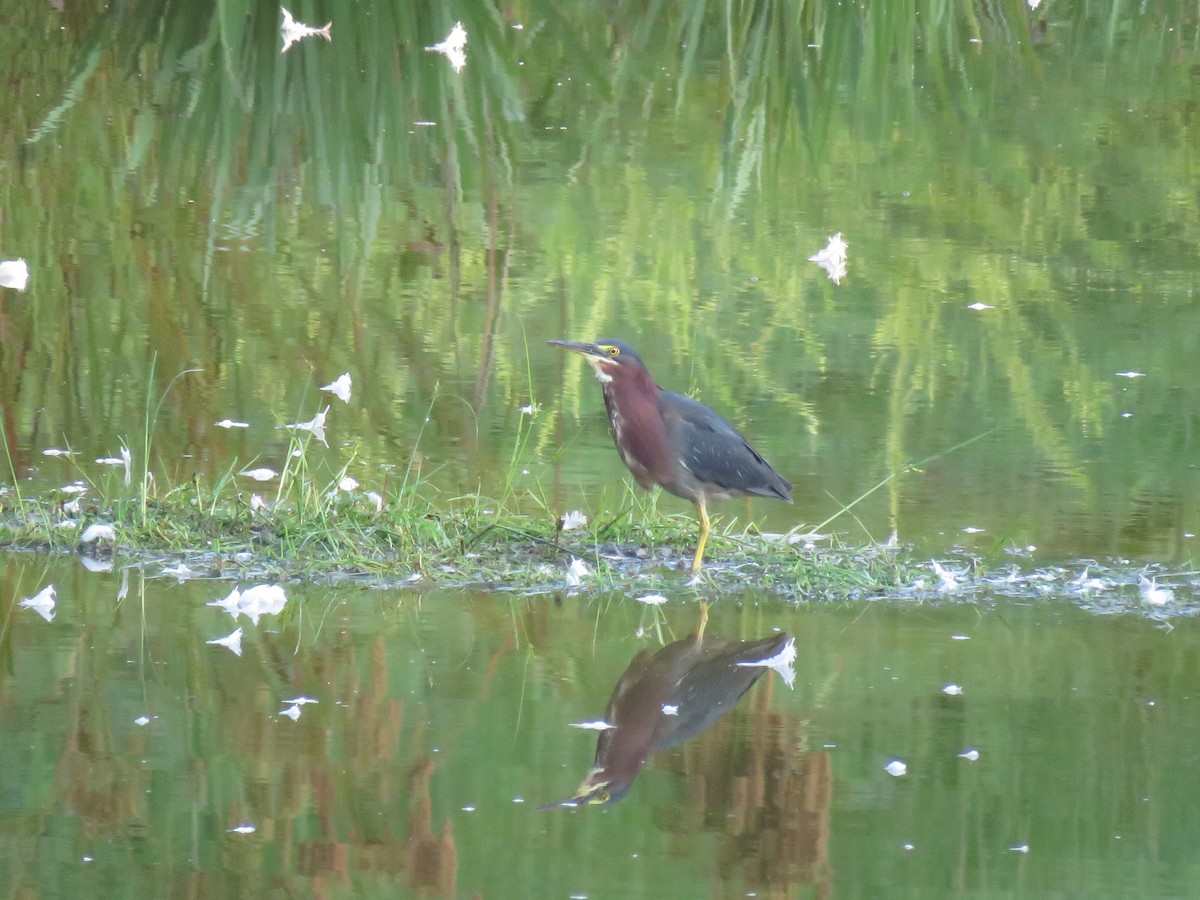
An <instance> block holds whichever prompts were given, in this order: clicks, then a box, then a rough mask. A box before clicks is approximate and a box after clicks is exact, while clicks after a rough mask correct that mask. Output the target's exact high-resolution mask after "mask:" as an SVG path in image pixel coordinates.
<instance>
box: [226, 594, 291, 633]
mask: <svg viewBox="0 0 1200 900" xmlns="http://www.w3.org/2000/svg"><path fill="white" fill-rule="evenodd" d="M285 604H287V594H286V593H285V592H284V590H283V588H282V587H280V586H279V585H277V584H256V585H255V586H254V587H252V588H246V590H244V591H242V596H241V601H240V603H239V605H238V613H239V614H241V615H243V616H245V617H246V618H248V619H249V620H250V621H251V622H253V623H254V624H255V625H257V624H258V620H259V618H260V617H262V616H277V615H279V613H281V612H282V611H283V607H284V605H285Z"/></svg>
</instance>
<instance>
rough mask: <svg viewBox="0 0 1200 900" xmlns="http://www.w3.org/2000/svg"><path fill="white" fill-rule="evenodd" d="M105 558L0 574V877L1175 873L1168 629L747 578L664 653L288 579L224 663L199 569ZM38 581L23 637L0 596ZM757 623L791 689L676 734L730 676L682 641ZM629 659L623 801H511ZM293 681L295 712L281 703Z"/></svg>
mask: <svg viewBox="0 0 1200 900" xmlns="http://www.w3.org/2000/svg"><path fill="white" fill-rule="evenodd" d="M116 569H117V571H115V572H112V573H100V574H95V573H88V572H86V571H85V570H84V569H83V568H82V567H81V566H79V565H78V563H77V562H76V561H74V560H43V559H38V558H34V557H20V558H14V557H8V558H6V559H5V561H4V564H3V568H2V569H0V597H3V598H4V606H3V608H0V618H2V620H3V622H4V625H3V633H2V635H0V659H2V660H3V662H4V665H3V667H0V735H2V736H3V737H2V739H0V773H3V774H2V775H0V878H3V880H4V882H5V883H7V884H9V885H11V886H13V889H14V890H25V891H28V892H30V893H38V894H46V893H57V894H60V895H70V896H77V895H79V894H81V893H83V892H85V891H91V892H93V893H95V892H96V891H97V890H99V891H100V892H101V893H102V894H103V895H106V896H114V895H124V896H137V895H145V896H163V895H189V894H196V893H200V894H204V895H205V896H263V895H266V894H270V893H272V892H281V891H283V892H287V893H288V894H289V895H295V896H318V895H319V896H352V895H361V894H363V893H364V892H371V891H377V892H381V893H390V894H395V893H397V892H399V893H401V894H409V893H423V894H426V895H431V896H447V897H450V896H470V895H472V894H474V893H480V894H481V895H483V896H568V895H571V894H587V895H589V896H600V895H608V896H631V897H642V896H645V897H650V896H654V897H661V896H664V893H663V891H664V888H663V886H664V885H666V886H668V887H669V888H670V890H669V891H668V893H669V894H672V895H674V896H680V897H695V896H710V895H714V894H715V895H719V896H726V895H728V896H742V895H744V894H745V893H747V892H757V893H758V894H759V895H762V894H767V893H769V894H772V895H788V896H793V895H795V892H796V891H801V892H802V893H801V896H803V895H804V894H803V891H804V890H815V891H817V892H818V893H821V892H829V891H834V892H836V893H839V894H848V895H851V896H859V895H863V896H865V895H871V896H882V895H888V896H896V895H909V896H922V897H936V896H963V895H978V894H984V893H997V892H999V893H1005V894H1013V893H1022V892H1023V893H1025V894H1026V895H1037V894H1042V895H1044V894H1048V893H1056V892H1057V893H1070V892H1075V893H1077V894H1080V895H1086V896H1129V895H1131V894H1132V893H1142V894H1146V893H1158V894H1163V895H1171V894H1174V895H1180V894H1183V893H1186V892H1187V891H1188V889H1189V887H1190V885H1191V884H1192V883H1193V857H1194V854H1193V852H1192V850H1193V848H1194V846H1195V839H1197V837H1198V836H1200V812H1198V811H1197V809H1196V808H1195V806H1194V804H1189V803H1186V802H1181V800H1180V798H1184V797H1188V796H1190V791H1191V780H1190V773H1189V770H1188V768H1187V767H1186V766H1181V765H1180V761H1181V760H1187V759H1190V758H1191V754H1193V752H1194V748H1195V746H1196V744H1197V742H1198V741H1200V724H1198V723H1200V715H1197V713H1198V712H1200V710H1197V708H1196V707H1197V702H1198V701H1197V699H1196V697H1197V695H1196V689H1195V685H1196V684H1197V678H1198V676H1200V672H1198V671H1197V663H1196V660H1197V659H1200V653H1198V652H1197V636H1198V634H1200V632H1198V630H1197V624H1196V623H1195V622H1193V621H1190V620H1177V621H1175V622H1174V623H1173V624H1174V627H1173V628H1172V629H1171V630H1167V629H1165V628H1162V627H1160V626H1159V625H1158V624H1157V623H1155V622H1153V621H1150V620H1147V619H1145V618H1141V617H1138V616H1133V615H1109V616H1099V615H1094V614H1090V613H1088V612H1085V611H1083V610H1080V609H1078V608H1076V607H1074V606H1071V605H1068V604H1065V603H1063V604H1056V603H1054V602H1041V603H1038V604H1036V605H1028V606H1027V605H1021V604H1018V603H1005V604H1001V605H996V606H994V607H986V606H974V605H972V606H968V605H945V606H929V605H914V604H899V603H875V604H856V605H849V604H846V605H839V604H821V605H813V606H810V607H808V608H804V607H796V606H789V605H785V604H781V603H779V602H777V601H775V600H773V599H771V598H769V597H764V596H759V595H756V594H753V593H745V594H741V595H737V596H721V597H713V598H709V600H710V601H711V603H712V606H711V611H710V620H709V622H708V623H707V624H706V625H705V629H704V632H703V639H702V640H701V641H699V642H698V640H697V637H696V636H695V635H692V636H687V637H682V638H681V639H680V640H675V641H672V640H670V637H671V635H670V634H669V633H666V634H665V638H666V640H665V644H664V643H662V642H660V641H659V640H658V639H657V638H653V639H652V638H651V637H648V636H639V626H640V625H642V624H644V623H643V622H642V619H641V617H642V616H643V615H644V612H645V610H644V607H642V606H641V605H640V604H637V603H634V602H632V601H631V600H629V599H628V598H624V597H620V596H611V597H591V598H589V597H583V596H572V597H563V598H562V601H561V603H555V602H552V601H549V600H547V599H546V598H520V597H507V596H502V595H497V594H495V593H470V592H465V591H458V592H441V593H428V594H418V593H405V592H400V591H379V590H369V589H365V588H361V587H355V586H351V585H342V586H339V587H336V588H333V587H329V586H323V585H288V586H287V591H288V603H287V605H286V607H285V608H284V609H283V610H282V612H281V613H280V614H279V615H278V616H275V617H263V618H262V619H261V620H260V621H259V623H258V624H257V625H256V624H253V623H249V624H245V625H243V627H244V629H245V634H244V638H243V643H242V651H243V652H242V655H241V656H240V657H238V656H235V655H234V654H233V653H231V652H229V650H228V649H226V648H224V647H220V646H211V645H208V644H206V643H205V641H207V640H209V639H211V638H213V637H216V636H219V635H222V634H224V633H225V632H227V631H228V629H229V619H228V617H227V615H226V614H225V613H224V612H223V611H222V610H220V609H217V608H213V607H208V606H206V605H205V604H207V603H209V602H212V601H213V600H216V599H220V598H222V597H224V596H226V595H227V594H228V593H229V591H230V585H229V584H227V583H221V582H215V581H204V580H190V581H187V582H184V583H179V582H178V581H177V579H174V578H170V579H143V578H142V576H141V573H139V572H137V571H136V570H135V571H131V572H129V573H128V575H129V578H128V580H129V587H128V594H127V596H126V597H125V598H124V599H123V600H118V599H117V597H118V593H119V592H120V590H121V582H122V572H121V563H120V561H119V560H118V561H117V562H116ZM47 583H54V584H55V585H56V592H57V614H56V616H55V618H54V620H53V621H52V622H46V621H45V620H44V619H43V618H42V617H40V616H39V615H38V614H37V613H36V612H35V611H34V610H31V609H22V608H20V607H17V606H16V605H15V600H16V599H17V598H23V597H28V596H31V595H33V594H34V593H36V592H37V591H38V590H39V589H40V588H41V587H43V586H44V585H45V584H47ZM662 609H663V610H664V616H665V623H673V624H679V623H690V624H694V623H695V622H696V617H697V615H698V614H699V613H700V609H699V607H698V605H697V604H696V602H695V598H694V597H690V596H686V595H682V596H676V595H672V596H670V597H669V599H668V603H667V605H666V606H664V607H662ZM697 631H699V629H697ZM783 632H786V633H787V634H789V635H793V636H794V638H795V648H796V659H795V662H794V664H793V665H794V669H795V675H796V682H795V688H796V689H795V690H794V691H788V690H782V689H780V679H779V678H778V677H776V676H775V675H774V674H773V673H771V674H769V676H768V677H767V678H765V679H763V680H762V681H761V683H759V684H758V686H757V687H756V688H755V689H754V690H753V691H750V692H749V693H748V694H746V695H745V696H744V698H743V699H742V700H741V702H738V703H736V704H734V705H733V706H732V708H727V709H726V711H725V712H724V713H723V714H720V715H719V716H716V721H715V723H714V724H712V725H711V727H709V728H708V729H707V730H706V731H704V732H703V733H702V734H698V735H696V736H694V737H692V738H691V739H689V740H685V741H682V742H680V743H676V741H677V739H679V738H681V737H684V736H686V734H690V733H691V727H692V725H691V723H688V722H685V720H686V718H687V717H686V715H685V711H686V710H687V709H688V708H689V705H691V703H692V701H693V700H694V699H696V698H697V697H708V698H709V700H710V701H711V702H712V703H713V704H714V706H713V709H717V708H720V707H721V706H722V705H725V706H728V705H729V704H732V703H733V699H734V698H736V696H737V695H738V693H739V692H740V691H742V690H744V689H745V686H748V685H749V683H751V682H752V681H753V680H754V678H755V677H756V675H758V673H760V672H761V670H760V669H751V670H747V673H745V674H740V673H739V674H737V675H734V674H733V673H731V672H728V670H727V673H726V674H728V675H729V678H732V679H733V682H731V683H729V684H724V682H725V679H723V678H722V679H716V680H712V679H710V678H709V677H708V676H706V675H703V674H701V675H697V674H696V673H697V672H699V673H703V672H704V671H705V670H704V668H703V667H704V665H705V663H704V662H703V661H702V660H701V659H700V657H702V656H703V651H704V650H705V649H706V648H708V647H709V646H710V644H709V642H710V638H712V643H711V647H712V648H713V651H714V655H715V656H720V654H721V653H722V652H723V651H724V650H727V649H728V648H731V647H737V646H747V645H748V646H751V647H755V646H758V647H760V648H761V649H762V651H763V652H764V653H766V652H770V651H772V650H774V649H775V648H776V647H777V646H778V643H779V642H780V641H784V640H786V639H785V638H784V636H783V634H782V633H783ZM717 634H721V635H729V636H730V638H729V643H724V642H718V641H717V640H716V639H715V638H713V637H712V636H715V635H717ZM771 634H775V635H776V636H774V637H771V638H765V639H764V638H762V637H761V636H762V635H771ZM698 646H699V648H700V650H701V652H700V653H699V654H698V653H697V647H698ZM631 657H633V658H634V660H635V661H634V663H633V665H632V666H631V665H630V664H629V660H630V658H631ZM672 660H673V661H672ZM668 662H669V665H668ZM694 663H695V665H693V664H694ZM658 666H664V667H667V668H669V667H671V666H674V667H676V671H677V672H679V673H681V674H680V675H678V676H677V677H678V678H679V681H680V683H681V685H683V686H684V688H685V690H684V692H683V693H682V694H681V695H678V696H675V695H672V694H670V693H669V692H667V691H665V690H659V691H658V692H657V693H652V694H648V695H645V696H647V697H649V699H644V701H643V702H644V703H645V704H646V705H648V706H654V705H656V706H657V709H658V711H660V712H661V710H662V705H663V704H667V705H676V706H678V712H679V713H680V715H679V716H678V717H675V718H678V719H679V720H680V721H679V723H678V726H677V725H676V723H675V722H672V721H670V719H671V718H672V717H668V716H662V717H661V718H659V720H658V722H657V723H656V724H655V726H654V728H655V731H654V732H652V734H651V736H650V737H649V738H646V739H645V743H644V744H643V746H645V747H647V748H649V747H655V746H658V747H665V749H661V750H659V751H658V752H655V753H653V754H652V755H651V756H650V757H649V760H648V761H646V760H640V761H638V760H635V762H636V765H634V766H633V767H632V768H627V769H626V770H625V771H626V772H627V773H630V778H632V775H633V774H636V776H637V782H638V783H637V789H636V791H635V792H634V793H633V794H631V795H630V796H628V797H627V798H626V800H625V801H624V802H623V803H615V804H614V803H609V804H607V805H600V806H597V807H595V808H594V809H590V810H588V811H587V812H586V813H584V812H582V811H580V812H579V813H574V814H572V813H539V812H537V810H536V803H537V801H538V800H540V799H543V798H552V797H555V796H561V795H562V791H563V786H564V784H565V783H567V782H568V781H573V776H577V774H578V769H579V766H580V761H581V757H583V756H584V754H586V753H589V752H591V750H592V749H593V748H592V747H591V745H592V743H593V740H594V738H593V737H592V736H591V735H589V734H585V733H582V732H577V731H575V730H571V729H568V728H566V726H567V725H569V724H570V723H572V722H579V721H582V720H585V719H587V718H588V717H589V716H592V717H594V716H595V714H596V710H597V709H602V708H604V704H605V702H606V700H607V699H609V698H610V697H613V694H614V691H613V684H612V677H613V673H615V672H622V671H624V672H625V674H624V675H622V678H621V683H620V684H619V685H618V687H619V688H621V687H625V688H627V689H628V688H629V687H630V686H633V685H638V684H640V683H641V682H644V681H645V680H646V677H647V675H648V674H649V673H652V672H653V671H656V667H658ZM738 678H740V679H742V680H741V681H740V683H739V682H738V681H737V679H738ZM689 680H692V690H691V691H690V693H689V690H687V688H688V685H689ZM717 683H723V684H724V686H722V687H720V688H719V689H718V688H714V687H712V686H713V685H714V684H717ZM696 685H699V688H696ZM730 685H732V686H730ZM951 686H953V687H954V688H955V689H953V690H950V689H949V688H950V687H951ZM656 690H657V689H656ZM301 695H302V696H305V697H308V698H311V699H313V700H315V701H317V702H315V703H306V704H303V705H302V706H301V708H300V714H299V716H298V717H297V718H296V719H295V720H293V719H292V718H290V717H288V716H285V715H282V714H281V710H284V709H285V705H284V703H283V701H285V700H288V699H291V698H295V697H297V696H301ZM689 698H690V699H689ZM676 701H678V702H676ZM615 702H616V704H617V707H615V708H613V707H610V710H609V714H610V715H613V718H615V719H616V720H617V722H616V724H618V726H620V723H621V721H623V718H622V717H623V713H622V711H621V709H620V704H621V702H622V700H621V696H620V691H618V692H617V697H616V698H615ZM711 717H713V716H710V718H711ZM703 718H704V716H701V717H699V719H698V720H697V721H699V720H700V719H703ZM645 721H651V720H650V719H646V720H645ZM663 723H666V727H667V728H668V732H664V733H656V730H657V728H658V727H662V726H663ZM684 725H686V726H687V727H686V728H684V727H682V726H684ZM671 728H678V730H676V731H674V732H673V733H670V732H669V729H671ZM618 730H619V729H618ZM610 744H611V741H610ZM668 744H673V746H669V747H668V746H667V745H668ZM600 749H601V752H600V754H599V760H598V761H599V762H606V761H607V756H606V754H605V752H604V745H603V743H602V745H601V748H600ZM968 751H975V752H974V753H970V752H968ZM639 754H640V750H639ZM892 760H898V761H902V762H903V763H904V764H905V766H906V774H904V775H903V776H899V777H897V776H893V775H891V774H889V772H888V771H887V768H886V767H887V766H888V764H889V762H891V761H892ZM643 763H644V764H643ZM609 790H610V791H611V792H612V793H613V794H614V795H615V794H616V791H615V790H612V789H611V787H610V788H609ZM1023 848H1028V850H1027V852H1026V851H1025V850H1024V849H1023Z"/></svg>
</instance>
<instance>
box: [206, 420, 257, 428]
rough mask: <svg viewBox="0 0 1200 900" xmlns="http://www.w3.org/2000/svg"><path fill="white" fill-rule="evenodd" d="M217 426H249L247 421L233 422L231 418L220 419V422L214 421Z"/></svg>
mask: <svg viewBox="0 0 1200 900" xmlns="http://www.w3.org/2000/svg"><path fill="white" fill-rule="evenodd" d="M213 424H214V425H216V426H217V427H218V428H249V427H250V423H249V422H235V421H233V419H222V420H221V421H220V422H214V423H213Z"/></svg>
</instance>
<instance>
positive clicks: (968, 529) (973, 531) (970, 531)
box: [963, 525, 984, 534]
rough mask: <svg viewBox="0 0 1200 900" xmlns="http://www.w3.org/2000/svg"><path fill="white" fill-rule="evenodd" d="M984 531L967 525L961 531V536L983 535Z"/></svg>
mask: <svg viewBox="0 0 1200 900" xmlns="http://www.w3.org/2000/svg"><path fill="white" fill-rule="evenodd" d="M983 532H984V529H982V528H976V527H975V526H974V525H968V526H967V527H966V528H964V529H963V534H983Z"/></svg>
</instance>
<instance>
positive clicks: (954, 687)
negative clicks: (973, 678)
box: [942, 684, 963, 697]
mask: <svg viewBox="0 0 1200 900" xmlns="http://www.w3.org/2000/svg"><path fill="white" fill-rule="evenodd" d="M962 692H963V689H962V685H961V684H948V685H946V686H945V687H943V688H942V693H943V694H948V695H950V696H951V697H961V696H962Z"/></svg>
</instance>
